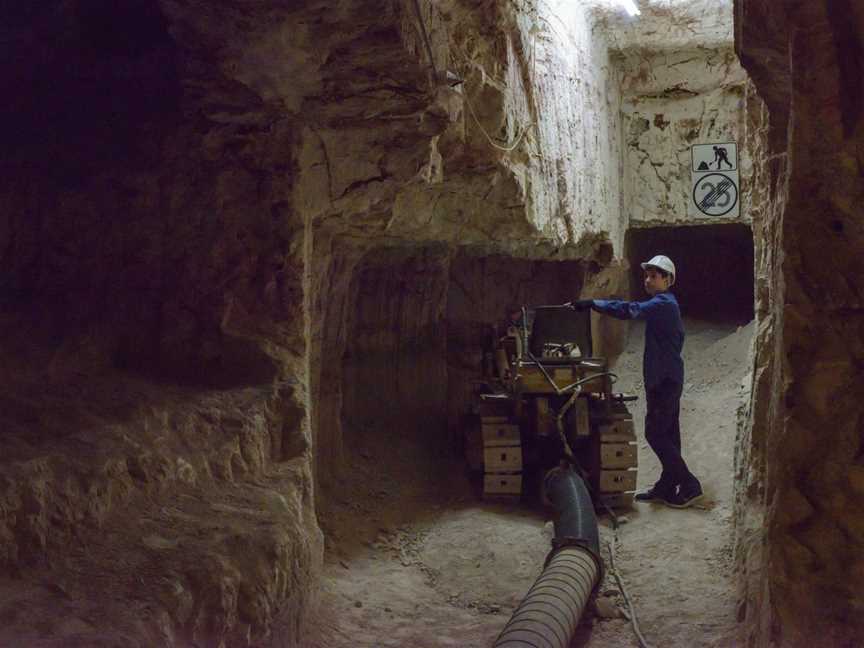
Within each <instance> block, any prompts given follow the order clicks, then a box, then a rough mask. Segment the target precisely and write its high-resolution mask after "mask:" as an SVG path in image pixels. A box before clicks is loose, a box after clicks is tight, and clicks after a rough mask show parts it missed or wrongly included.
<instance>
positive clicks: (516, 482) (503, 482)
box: [483, 473, 522, 496]
mask: <svg viewBox="0 0 864 648" xmlns="http://www.w3.org/2000/svg"><path fill="white" fill-rule="evenodd" d="M521 493H522V475H521V474H519V475H510V474H507V473H486V474H485V475H483V495H484V496H487V495H519V494H521Z"/></svg>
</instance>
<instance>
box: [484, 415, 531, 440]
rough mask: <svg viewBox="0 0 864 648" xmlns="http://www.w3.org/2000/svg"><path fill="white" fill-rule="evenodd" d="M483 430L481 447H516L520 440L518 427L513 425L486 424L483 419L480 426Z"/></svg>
mask: <svg viewBox="0 0 864 648" xmlns="http://www.w3.org/2000/svg"><path fill="white" fill-rule="evenodd" d="M481 427H482V430H483V447H484V448H490V447H493V446H518V445H519V444H520V443H521V441H522V438H521V436H520V434H519V426H518V425H516V424H515V423H506V422H498V421H496V422H491V423H490V422H487V421H486V418H485V417H484V418H483V422H482V424H481Z"/></svg>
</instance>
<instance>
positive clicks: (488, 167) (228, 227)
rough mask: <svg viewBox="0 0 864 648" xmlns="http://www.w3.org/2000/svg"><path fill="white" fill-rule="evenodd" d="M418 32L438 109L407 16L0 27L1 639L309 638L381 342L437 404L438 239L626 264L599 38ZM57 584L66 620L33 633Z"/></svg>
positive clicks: (586, 27)
mask: <svg viewBox="0 0 864 648" xmlns="http://www.w3.org/2000/svg"><path fill="white" fill-rule="evenodd" d="M566 4H567V3H564V4H562V7H563V6H565V5H566ZM421 12H422V15H423V20H424V23H425V25H426V27H427V29H428V31H429V35H430V41H431V42H430V45H431V48H432V51H433V57H434V59H435V61H434V62H435V66H436V68H437V69H439V70H442V71H443V70H452V71H453V72H455V73H456V74H457V75H460V76H461V77H462V79H463V83H462V84H461V85H458V86H456V87H455V88H452V87H450V86H448V85H447V84H441V83H439V82H438V80H437V79H435V78H433V75H432V74H431V67H432V66H431V65H430V61H429V59H428V56H427V55H426V53H425V48H424V45H423V42H424V39H423V38H422V37H421V32H420V31H419V30H418V21H417V17H416V16H415V15H414V13H413V2H402V1H397V0H382V1H381V2H373V3H365V2H356V1H355V0H341V1H340V2H337V3H323V2H317V1H315V0H303V1H301V2H294V3H288V4H286V3H282V2H272V1H269V0H256V1H255V2H252V3H248V2H242V3H241V2H236V3H235V2H227V3H218V4H213V3H205V2H200V1H198V0H158V1H157V0H133V1H132V2H127V3H122V4H117V3H110V2H102V1H99V2H89V1H88V2H85V1H84V0H72V1H71V2H59V1H52V2H47V3H41V4H39V5H38V6H37V5H33V6H32V7H28V8H27V9H20V10H16V11H12V10H10V9H8V8H7V9H4V10H3V15H2V23H3V25H4V27H3V28H4V39H3V41H2V43H3V44H2V53H3V54H4V56H2V57H0V59H2V61H3V62H2V63H0V65H2V71H3V74H2V75H0V79H2V84H3V86H2V87H3V89H4V90H5V91H6V92H5V93H4V96H8V97H9V98H10V99H9V101H7V102H5V103H4V104H3V107H2V108H0V110H2V118H3V119H2V122H0V123H2V124H3V125H4V126H3V127H4V142H6V144H7V148H6V155H5V156H4V160H3V161H2V162H0V166H2V171H3V173H2V178H0V198H2V200H0V259H2V267H3V273H2V278H0V302H2V314H0V317H2V327H3V330H4V333H5V337H6V340H7V341H8V342H9V344H8V345H7V346H6V347H4V352H3V353H4V364H3V372H2V387H3V392H4V396H3V399H4V408H3V414H2V418H3V429H4V431H5V432H4V433H5V435H6V436H5V437H4V453H3V459H2V481H3V484H4V488H3V495H2V501H0V564H2V577H3V578H7V577H8V578H12V577H15V578H18V579H19V581H18V587H17V588H16V591H18V592H19V593H20V597H19V598H17V599H15V600H14V601H13V602H11V603H9V605H6V607H5V608H4V609H3V611H2V618H3V619H4V624H3V630H2V632H3V633H5V634H2V635H0V636H2V638H3V641H4V642H10V643H16V642H19V643H20V642H22V641H23V642H25V643H27V642H30V643H34V642H36V643H41V644H43V645H52V642H53V645H64V644H68V643H69V642H70V641H78V642H83V643H98V642H99V641H102V639H104V638H105V637H106V636H107V635H105V634H103V632H108V630H106V629H104V628H102V627H101V626H100V623H99V621H98V619H99V616H98V615H94V610H102V614H103V615H104V614H105V610H108V611H109V614H108V618H111V619H112V620H113V621H116V622H115V623H114V630H113V631H114V633H115V635H116V636H120V635H122V637H123V640H124V641H125V642H126V643H128V644H129V645H134V644H135V643H136V642H139V643H141V642H143V643H145V644H149V645H153V644H159V645H172V644H173V645H183V644H184V643H185V644H189V643H196V642H197V643H199V644H200V643H208V644H213V645H220V644H226V645H240V644H247V643H250V642H253V643H254V642H262V641H266V640H267V637H269V636H271V634H272V633H273V631H274V628H277V627H278V628H281V632H282V634H283V636H284V638H285V640H286V641H291V640H292V638H296V637H297V636H298V633H299V628H300V625H301V623H302V619H303V616H304V614H306V613H307V611H308V610H309V608H310V605H311V601H312V593H313V591H314V583H315V579H316V574H317V572H318V568H319V567H320V562H321V549H322V542H321V534H320V531H319V528H318V525H317V521H316V518H315V511H314V507H315V497H316V495H315V493H316V490H315V485H314V481H315V478H318V479H319V480H320V479H325V481H326V476H327V475H328V474H331V473H333V472H336V471H338V468H339V462H340V461H341V458H342V457H343V454H344V448H345V447H346V445H350V443H351V437H350V436H347V437H346V436H345V435H344V434H343V432H344V430H343V423H344V421H343V420H342V417H343V415H344V412H346V411H347V412H351V413H352V415H356V416H358V417H360V418H362V419H366V420H371V419H373V418H376V417H379V416H381V415H382V414H384V413H386V412H385V411H384V409H383V407H382V406H381V398H380V396H379V397H378V398H377V400H376V399H374V398H371V396H372V395H373V391H374V390H373V389H372V387H373V385H372V383H370V382H367V381H368V380H369V379H370V378H371V377H373V376H377V375H378V374H376V373H375V371H378V369H380V370H381V374H382V376H384V377H387V379H388V380H390V379H394V378H393V376H392V375H391V372H390V369H391V368H392V366H391V365H389V364H387V363H388V362H389V360H388V358H392V357H393V354H394V353H399V354H400V356H402V357H404V358H405V361H404V363H403V364H399V363H396V365H398V366H396V369H397V372H396V374H395V376H396V378H395V380H396V382H388V383H387V384H386V385H384V388H385V389H386V390H396V392H397V396H398V402H399V404H400V408H399V410H398V411H399V412H401V413H402V414H403V415H404V416H406V417H407V416H411V417H417V416H424V415H425V412H427V411H429V408H433V407H438V406H440V407H441V409H442V410H443V409H444V407H443V398H444V395H445V393H446V390H447V385H446V380H445V378H444V377H443V376H444V371H445V362H444V358H445V357H446V353H445V346H444V345H445V344H446V340H445V338H444V337H443V335H444V333H443V329H441V328H440V326H439V324H440V320H441V318H442V314H443V313H444V312H445V310H444V309H445V297H444V295H445V293H448V292H449V288H448V285H449V284H448V282H449V281H450V275H448V274H447V268H448V267H449V265H448V264H449V263H450V261H451V260H452V259H453V258H454V255H455V254H456V252H455V250H456V249H457V248H460V247H463V246H468V245H470V246H473V248H474V249H475V250H477V251H478V252H477V253H478V254H479V255H480V256H484V255H486V256H488V255H491V254H504V255H511V256H517V257H520V258H522V259H532V258H540V257H543V258H547V259H548V260H549V262H550V263H551V262H553V261H563V262H567V261H575V260H577V259H586V260H593V261H594V262H595V263H596V262H600V263H606V262H608V261H609V257H610V250H611V249H612V248H613V247H614V248H615V249H618V248H620V243H621V239H622V238H623V225H622V222H621V220H620V218H619V216H618V213H617V207H618V204H619V202H620V195H619V194H620V187H619V176H620V170H619V167H618V155H617V147H618V146H619V144H618V134H617V133H618V130H617V123H618V122H617V120H618V96H617V89H616V81H615V79H614V78H613V76H612V75H611V73H610V70H609V62H608V57H607V55H606V47H605V45H604V44H603V43H602V39H598V38H597V37H596V34H593V33H592V31H591V28H592V23H591V18H590V17H589V16H588V15H586V14H584V13H581V12H577V14H575V15H574V17H575V22H572V23H570V24H564V23H562V22H561V20H560V18H559V17H558V16H557V15H556V14H555V13H554V12H553V11H552V10H550V8H549V7H548V6H545V5H543V6H541V7H540V8H533V7H530V6H526V7H521V5H520V6H517V5H510V4H506V5H505V4H502V3H497V2H482V3H475V2H467V1H466V2H462V1H461V0H460V1H456V0H453V1H451V2H444V3H434V4H433V3H430V2H421ZM46 43H51V46H50V47H48V46H46V45H45V44H46ZM418 242H419V245H418ZM526 263H527V261H526ZM394 294H396V295H402V300H401V301H398V300H397V301H392V297H393V295H394ZM517 294H519V295H522V294H524V291H523V293H518V291H517ZM528 297H529V296H525V297H524V299H525V300H526V301H527V300H528ZM520 298H521V297H520ZM412 318H414V319H412ZM415 335H419V336H420V338H421V339H422V340H423V341H424V342H428V345H429V346H428V347H427V346H425V345H422V346H423V348H421V347H420V346H418V347H417V348H413V347H412V350H411V352H410V353H408V354H407V355H405V354H403V353H402V352H403V351H405V345H406V344H412V343H411V342H410V341H411V340H412V339H413V337H414V336H415ZM426 348H429V349H434V353H437V354H440V355H439V356H436V357H437V360H433V358H432V356H429V355H428V353H432V352H431V351H429V352H427V351H425V350H424V349H426ZM361 361H362V362H361ZM367 361H368V363H371V365H370V364H368V363H367ZM375 363H378V364H377V365H376V364H375ZM374 366H377V367H378V369H374ZM429 366H432V367H434V368H435V369H434V371H429V372H427V371H425V369H427V368H428V367H429ZM370 367H371V368H370ZM368 372H371V373H368ZM427 373H428V375H427ZM399 376H407V377H410V378H411V380H410V381H407V380H406V381H405V382H406V383H407V382H413V384H415V385H416V387H415V388H414V390H413V391H411V390H408V391H404V392H400V391H399V389H400V386H401V385H402V381H400V380H398V377H399ZM415 378H417V380H415ZM420 378H423V379H424V380H426V382H422V381H421V380H420ZM383 379H384V378H382V380H383ZM418 381H419V382H418ZM421 390H422V391H423V392H424V393H422V394H421V393H419V392H420V391H421ZM427 391H429V392H431V393H432V394H434V397H433V398H427V397H428V394H427V393H426V392H427ZM378 393H379V392H377V391H375V394H378ZM424 399H426V400H424ZM376 403H377V405H376ZM421 404H422V405H423V407H420V405H421ZM424 407H425V408H427V409H423V408H424ZM7 448H8V452H7V451H5V450H6V449H7ZM313 473H314V476H313ZM133 511H134V512H135V513H134V514H133V513H132V512H133ZM214 512H215V513H214ZM262 512H263V513H262ZM70 543H71V544H73V545H75V546H76V548H75V550H74V551H72V550H70V548H69V546H70ZM249 547H254V548H255V551H252V552H250V551H249ZM112 555H113V556H117V555H119V556H123V557H124V559H123V560H120V561H117V560H111V561H109V560H108V559H107V558H106V556H112ZM193 556H194V557H195V558H194V559H193ZM190 564H195V565H196V567H195V568H194V569H192V568H190V567H189V565H190ZM112 565H113V566H112ZM84 574H90V575H92V578H90V580H88V579H86V578H84V577H83V575H84ZM44 583H49V584H50V583H58V584H59V585H58V587H60V588H61V589H62V591H63V592H65V594H64V597H65V598H64V600H66V603H64V605H65V606H66V607H65V609H64V610H65V611H64V614H63V617H62V618H64V619H69V621H68V623H57V622H56V619H55V621H52V620H51V616H52V614H49V615H48V616H49V618H48V619H47V620H46V622H45V623H44V624H38V623H34V622H33V621H34V619H33V615H32V614H25V613H24V612H22V611H23V610H56V605H55V604H54V602H53V599H52V598H51V597H52V596H55V595H56V590H54V589H51V588H50V587H48V586H45V585H43V584H44ZM4 591H5V590H4ZM10 591H11V589H10ZM4 600H5V599H4ZM108 601H111V602H110V603H109V602H108ZM4 605H5V604H4ZM15 610H17V612H16V611H15ZM94 619H96V620H95V621H94ZM34 633H35V634H34ZM40 633H41V634H40ZM109 634H110V633H109ZM112 636H114V635H112ZM116 636H115V638H116Z"/></svg>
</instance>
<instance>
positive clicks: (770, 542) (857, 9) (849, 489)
mask: <svg viewBox="0 0 864 648" xmlns="http://www.w3.org/2000/svg"><path fill="white" fill-rule="evenodd" d="M735 4H736V49H737V51H738V53H739V56H740V58H741V61H742V63H743V65H744V67H745V68H746V69H747V71H748V73H749V74H750V76H751V77H752V79H753V81H754V84H755V87H756V90H757V91H758V93H759V96H760V97H761V98H762V99H764V101H765V104H766V105H767V110H766V109H765V107H763V105H762V103H761V101H760V100H759V99H758V98H755V97H753V96H752V95H748V113H749V120H750V124H751V126H753V127H755V128H756V129H757V130H756V131H755V133H754V135H755V140H756V142H757V146H756V147H754V152H755V156H756V157H755V158H754V159H758V163H757V165H756V167H757V172H758V174H759V178H760V180H759V184H760V186H761V187H762V188H763V192H762V196H763V198H762V202H761V204H760V208H759V209H758V210H756V211H754V234H755V236H756V243H757V255H756V256H757V282H756V297H757V315H758V319H759V324H758V330H757V337H756V346H755V351H756V356H755V363H754V375H753V396H752V399H751V402H750V406H749V422H748V424H747V425H745V426H743V428H742V431H741V432H742V436H741V440H742V445H741V447H740V448H739V453H738V456H737V470H738V477H739V479H738V482H739V489H738V513H737V517H738V521H739V522H738V528H739V531H738V560H739V566H740V569H741V572H742V576H743V577H742V581H741V582H742V602H741V607H740V609H739V617H740V618H741V620H742V621H743V622H744V624H745V629H746V635H747V644H748V645H750V646H853V645H858V644H859V643H860V640H861V637H862V636H864V626H862V619H864V616H862V614H861V611H862V608H864V595H862V589H861V587H860V584H861V582H862V579H864V562H862V556H864V553H862V548H864V526H862V524H864V507H862V504H861V502H862V498H861V495H862V492H864V491H862V475H864V445H862V436H861V430H862V429H864V414H862V406H861V403H860V397H859V394H860V390H861V379H860V367H861V366H862V357H864V345H862V340H864V308H862V295H861V290H860V285H861V279H862V277H864V265H862V258H861V254H860V250H861V249H862V245H864V225H862V221H861V218H860V209H858V208H857V205H858V204H859V203H860V201H861V199H862V197H864V196H862V183H861V177H862V170H861V169H862V158H861V150H862V143H864V119H862V106H864V102H862V100H861V92H862V91H861V87H862V85H861V81H862V78H864V10H862V7H861V6H860V5H858V4H856V3H852V2H842V1H841V2H828V1H815V2H808V3H797V2H779V3H778V2H771V3H769V2H764V1H761V0H738V1H736V3H735Z"/></svg>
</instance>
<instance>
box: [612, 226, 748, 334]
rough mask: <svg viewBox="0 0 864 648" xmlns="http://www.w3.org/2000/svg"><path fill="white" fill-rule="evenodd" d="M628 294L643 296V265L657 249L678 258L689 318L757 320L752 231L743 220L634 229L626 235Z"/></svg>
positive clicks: (679, 289)
mask: <svg viewBox="0 0 864 648" xmlns="http://www.w3.org/2000/svg"><path fill="white" fill-rule="evenodd" d="M625 253H626V255H627V260H628V261H629V262H630V266H631V274H630V294H631V296H632V298H634V299H642V298H643V297H644V296H645V290H644V288H643V285H642V268H641V266H640V265H639V264H640V263H641V262H643V261H646V260H648V259H650V258H651V257H653V256H654V255H656V254H665V255H666V256H668V257H670V258H671V259H672V261H673V262H674V263H675V267H676V269H677V271H678V277H677V279H676V282H675V288H674V289H673V290H674V293H675V295H676V297H677V298H678V301H679V303H680V304H681V313H682V315H684V316H685V317H694V318H697V319H704V320H709V321H712V322H730V323H739V324H745V323H747V322H749V321H750V320H752V319H753V235H752V232H751V230H750V227H749V226H747V225H739V224H724V225H699V226H689V227H687V226H685V227H651V228H644V229H631V230H629V231H628V232H627V236H626V239H625Z"/></svg>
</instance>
